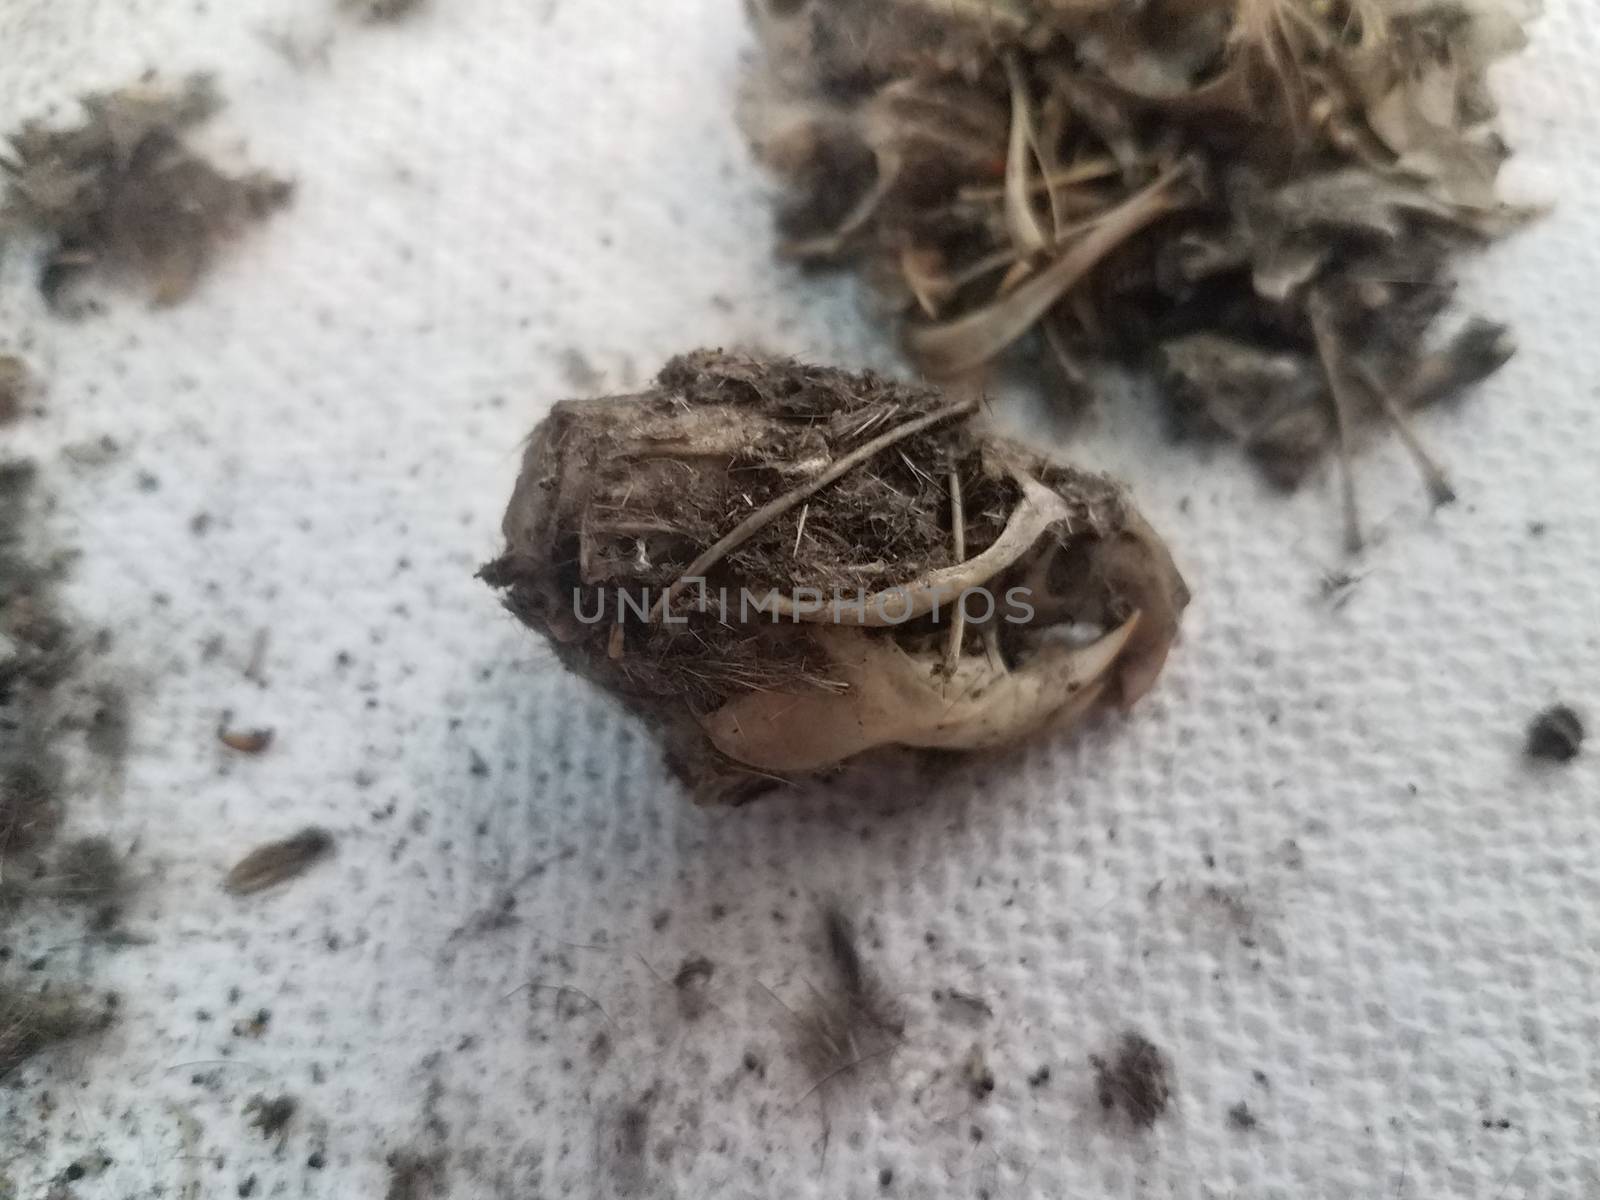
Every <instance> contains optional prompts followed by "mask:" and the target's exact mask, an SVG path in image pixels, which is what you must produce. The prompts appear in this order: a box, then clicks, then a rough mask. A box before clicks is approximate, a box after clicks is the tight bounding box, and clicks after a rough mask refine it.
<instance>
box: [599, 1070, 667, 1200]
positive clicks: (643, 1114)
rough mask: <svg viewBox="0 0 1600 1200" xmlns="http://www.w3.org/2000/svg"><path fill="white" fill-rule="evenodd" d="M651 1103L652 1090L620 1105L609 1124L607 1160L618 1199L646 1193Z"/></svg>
mask: <svg viewBox="0 0 1600 1200" xmlns="http://www.w3.org/2000/svg"><path fill="white" fill-rule="evenodd" d="M655 1099H656V1094H655V1089H654V1088H651V1089H650V1090H649V1091H647V1092H645V1093H644V1094H643V1095H642V1096H640V1097H639V1099H637V1100H636V1101H634V1102H633V1103H631V1104H627V1105H624V1106H623V1107H622V1109H621V1110H619V1111H618V1112H617V1113H616V1114H615V1116H614V1117H613V1119H612V1121H611V1128H610V1130H609V1131H608V1142H609V1145H608V1146H607V1149H608V1150H609V1152H610V1153H609V1154H608V1155H607V1158H608V1159H609V1161H610V1164H611V1174H612V1180H613V1183H614V1184H615V1186H616V1192H617V1194H618V1195H619V1196H643V1195H647V1194H648V1192H649V1188H648V1184H649V1179H648V1173H649V1154H648V1151H649V1147H650V1116H651V1110H652V1108H653V1106H654V1105H655Z"/></svg>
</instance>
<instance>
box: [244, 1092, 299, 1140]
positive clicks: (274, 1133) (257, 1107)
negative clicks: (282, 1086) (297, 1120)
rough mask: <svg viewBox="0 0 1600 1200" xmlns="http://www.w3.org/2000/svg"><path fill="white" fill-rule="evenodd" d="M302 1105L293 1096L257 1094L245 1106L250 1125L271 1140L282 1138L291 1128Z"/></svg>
mask: <svg viewBox="0 0 1600 1200" xmlns="http://www.w3.org/2000/svg"><path fill="white" fill-rule="evenodd" d="M299 1107H300V1104H299V1102H298V1101H297V1100H296V1099H295V1098H294V1097H293V1096H288V1095H285V1096H273V1097H271V1098H269V1097H267V1096H264V1095H262V1096H256V1097H254V1098H252V1099H251V1101H250V1103H248V1104H246V1105H245V1107H244V1111H245V1115H246V1116H248V1117H249V1118H250V1127H251V1128H252V1129H255V1130H257V1131H258V1132H259V1133H260V1134H261V1136H262V1137H263V1138H266V1139H268V1140H269V1141H270V1140H271V1139H272V1138H282V1137H283V1136H284V1135H285V1133H286V1132H287V1131H288V1129H289V1122H290V1121H292V1120H294V1114H295V1110H296V1109H298V1108H299Z"/></svg>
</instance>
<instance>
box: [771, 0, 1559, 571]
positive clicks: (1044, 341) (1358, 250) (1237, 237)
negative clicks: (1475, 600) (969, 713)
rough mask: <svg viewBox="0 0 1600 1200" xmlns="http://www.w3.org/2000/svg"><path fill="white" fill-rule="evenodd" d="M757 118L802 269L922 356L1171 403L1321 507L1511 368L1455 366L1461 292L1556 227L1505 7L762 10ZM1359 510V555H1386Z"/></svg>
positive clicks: (873, 6)
mask: <svg viewBox="0 0 1600 1200" xmlns="http://www.w3.org/2000/svg"><path fill="white" fill-rule="evenodd" d="M750 12H751V14H752V20H753V21H754V24H755V27H756V30H757V34H758V37H759V39H760V41H761V43H762V45H763V47H764V50H765V55H764V60H763V61H762V63H761V64H760V65H759V66H758V67H757V68H756V70H755V71H754V72H753V73H752V76H751V78H750V80H749V86H748V87H747V89H746V95H745V97H744V101H743V104H742V109H743V112H742V118H743V121H744V124H745V126H746V129H747V132H748V133H749V136H750V139H751V142H752V145H753V146H754V149H755V151H756V154H757V156H758V157H759V158H761V159H762V160H763V161H764V163H765V164H766V165H767V166H768V167H769V168H770V169H771V170H772V171H773V173H774V174H775V175H776V176H777V177H778V179H779V180H780V183H781V186H782V200H781V203H780V207H779V212H778V225H779V230H780V234H781V236H782V239H783V250H784V252H785V253H786V254H787V255H788V256H790V257H792V258H794V259H798V260H799V261H801V262H803V263H810V264H820V265H839V266H848V267H852V268H854V269H855V270H857V271H858V272H859V273H860V274H861V276H862V277H863V278H864V279H865V280H866V281H867V282H868V283H869V285H871V287H872V288H873V290H874V292H875V293H876V294H877V296H878V297H879V298H880V302H881V304H880V306H881V308H882V309H883V310H884V311H885V313H886V314H887V315H888V316H889V318H890V319H892V320H893V321H895V322H896V323H897V324H898V325H899V326H900V328H901V330H902V333H903V336H904V341H905V345H906V348H907V350H908V352H909V354H910V356H911V358H912V359H913V360H914V361H915V362H916V363H917V365H919V366H920V367H921V368H922V369H923V370H924V371H925V372H927V373H928V374H930V375H931V376H933V377H935V378H951V377H956V376H960V375H963V374H965V373H968V372H972V371H975V370H977V369H980V368H983V367H985V366H986V365H987V364H990V363H992V362H994V361H996V360H999V359H1001V358H1006V357H1009V358H1011V359H1012V360H1013V361H1014V362H1016V363H1019V364H1022V365H1024V366H1026V367H1027V368H1028V369H1030V370H1031V371H1032V373H1033V374H1034V376H1035V377H1036V378H1037V379H1038V380H1039V381H1040V382H1041V385H1042V386H1044V387H1045V388H1048V389H1050V390H1052V391H1054V392H1055V393H1057V394H1058V395H1059V396H1060V397H1061V400H1062V403H1063V404H1065V405H1068V406H1072V407H1076V406H1079V405H1081V404H1082V403H1083V402H1084V400H1085V398H1086V396H1087V394H1088V393H1089V392H1090V391H1091V390H1092V368H1093V367H1094V366H1096V365H1097V364H1104V363H1109V362H1123V363H1131V364H1134V365H1136V366H1138V367H1140V368H1142V369H1144V370H1145V371H1147V372H1148V373H1149V374H1150V375H1151V376H1153V377H1155V378H1157V379H1158V380H1159V381H1160V382H1161V383H1162V384H1163V385H1164V387H1165V390H1166V392H1167V395H1168V397H1169V400H1170V406H1171V410H1172V416H1173V423H1174V428H1175V429H1176V430H1178V431H1179V432H1183V433H1191V434H1204V435H1208V436H1218V437H1225V438H1229V439H1232V440H1233V441H1235V442H1237V443H1238V444H1239V445H1241V446H1242V447H1243V448H1244V449H1245V450H1246V451H1247V452H1248V453H1249V454H1250V455H1251V456H1252V457H1253V458H1254V459H1255V460H1256V461H1257V462H1258V463H1259V464H1260V466H1261V467H1262V469H1263V470H1264V471H1265V472H1266V474H1267V475H1268V476H1269V477H1270V478H1272V479H1274V480H1276V481H1278V482H1279V483H1282V484H1284V485H1286V486H1293V485H1295V484H1297V483H1299V482H1300V481H1301V480H1302V479H1303V478H1304V477H1305V476H1306V474H1307V472H1308V471H1309V470H1310V469H1311V468H1312V466H1313V465H1314V464H1316V463H1317V462H1319V461H1320V460H1321V459H1323V458H1324V457H1325V456H1327V455H1329V454H1330V453H1333V454H1336V455H1337V456H1338V457H1339V459H1340V461H1341V465H1342V468H1343V470H1344V471H1345V473H1346V478H1347V479H1348V472H1349V459H1350V455H1351V454H1352V452H1353V450H1354V448H1355V446H1356V445H1357V443H1358V441H1359V438H1360V435H1361V434H1362V433H1363V432H1364V431H1365V430H1367V429H1369V428H1370V429H1373V430H1378V429H1389V430H1391V431H1392V432H1393V433H1394V434H1395V435H1396V436H1397V437H1398V438H1399V439H1400V440H1401V441H1402V442H1403V444H1404V445H1405V447H1406V449H1407V450H1408V452H1409V453H1410V454H1411V456H1412V457H1413V459H1414V460H1415V461H1416V464H1417V466H1418V468H1419V470H1420V471H1421V473H1422V476H1423V478H1424V480H1425V482H1426V485H1427V488H1428V491H1429V493H1430V495H1431V497H1432V498H1433V499H1434V501H1435V502H1439V503H1443V502H1445V501H1447V500H1448V499H1449V498H1450V497H1451V496H1452V494H1453V493H1452V492H1451V489H1450V486H1449V484H1448V482H1447V480H1446V479H1445V475H1444V472H1443V470H1442V469H1441V468H1440V466H1439V465H1438V464H1437V463H1436V462H1435V461H1434V460H1433V459H1432V458H1431V457H1430V456H1429V455H1428V453H1427V451H1426V450H1425V449H1424V448H1423V446H1422V444H1421V442H1420V441H1419V440H1418V438H1417V436H1416V434H1415V432H1414V431H1413V430H1412V428H1411V414H1412V412H1413V411H1414V410H1416V409H1420V408H1423V407H1426V406H1428V405H1431V404H1435V403H1438V402H1439V401H1442V400H1445V399H1448V398H1450V397H1453V396H1455V395H1458V394H1460V393H1461V392H1462V391H1464V390H1465V389H1467V388H1470V387H1471V386H1472V385H1473V384H1475V383H1477V382H1478V381H1479V380H1481V379H1483V378H1484V377H1486V376H1488V375H1490V374H1492V373H1493V372H1494V371H1496V370H1497V369H1498V368H1499V367H1500V366H1501V365H1503V364H1504V363H1505V361H1506V360H1507V359H1508V358H1509V357H1510V355H1511V354H1512V353H1513V351H1514V343H1513V341H1512V339H1511V337H1510V335H1509V333H1508V331H1507V330H1506V329H1505V328H1504V327H1503V326H1500V325H1497V324H1495V323H1493V322H1490V321H1483V320H1474V321H1471V322H1469V323H1468V324H1467V325H1466V326H1464V327H1463V328H1462V329H1461V330H1460V331H1459V332H1458V333H1456V334H1455V335H1453V336H1449V337H1444V338H1439V337H1436V336H1434V333H1433V329H1434V326H1435V323H1436V319H1437V318H1438V317H1440V315H1441V314H1442V313H1443V312H1444V310H1445V309H1446V308H1447V307H1448V305H1449V303H1450V301H1451V298H1452V287H1453V285H1452V265H1453V262H1454V261H1455V260H1456V259H1457V258H1458V257H1459V256H1460V255H1461V254H1462V253H1463V252H1464V251H1467V250H1470V249H1472V248H1475V247H1480V246H1483V245H1485V244H1487V243H1489V242H1492V241H1494V240H1496V239H1498V238H1500V237H1502V236H1504V235H1506V234H1508V233H1510V232H1511V231H1513V230H1515V229H1517V228H1519V227H1520V226H1522V225H1523V224H1525V223H1526V222H1527V221H1528V220H1530V219H1531V218H1532V217H1533V216H1535V215H1537V214H1536V213H1535V212H1534V211H1533V210H1532V209H1530V208H1527V207H1518V206H1515V205H1511V204H1507V203H1505V202H1503V201H1502V200H1501V199H1500V198H1499V196H1498V195H1497V191H1496V181H1497V176H1498V174H1499V170H1500V167H1501V164H1502V163H1503V162H1504V161H1505V159H1506V158H1507V157H1508V154H1509V150H1508V148H1507V146H1506V144H1505V142H1504V141H1503V140H1502V138H1501V136H1500V134H1499V132H1498V131H1497V127H1496V104H1495V100H1494V96H1493V93H1492V91H1491V88H1490V86H1489V79H1488V73H1489V69H1490V67H1491V65H1492V64H1493V63H1495V62H1496V61H1498V60H1500V59H1502V58H1504V57H1506V56H1508V55H1510V54H1512V53H1514V52H1516V51H1517V50H1519V49H1520V48H1521V47H1522V45H1523V44H1524V41H1525V36H1524V33H1523V30H1522V25H1521V20H1520V17H1519V15H1518V11H1517V9H1516V8H1515V7H1514V6H1513V5H1512V4H1511V3H1506V2H1502V0H1435V2H1430V3H1426V4H1419V3H1412V2H1411V0H1145V2H1141V3H1123V2H1122V0H1074V2H1072V3H1045V2H1043V0H997V2H994V3H987V2H986V3H972V4H967V3H949V2H947V0H783V2H782V3H779V2H777V0H770V2H766V0H753V3H752V4H751V5H750ZM1353 494H1354V486H1353V484H1348V483H1347V485H1346V489H1345V498H1344V503H1345V509H1346V522H1347V538H1348V540H1349V541H1350V543H1351V544H1352V546H1354V545H1355V544H1356V543H1357V542H1358V540H1359V537H1360V532H1359V531H1360V525H1359V517H1358V513H1357V511H1356V505H1355V502H1354V500H1353V499H1352V496H1353Z"/></svg>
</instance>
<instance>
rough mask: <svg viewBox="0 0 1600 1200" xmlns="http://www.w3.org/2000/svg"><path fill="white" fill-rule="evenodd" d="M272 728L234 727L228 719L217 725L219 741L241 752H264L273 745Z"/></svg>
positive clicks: (230, 748)
mask: <svg viewBox="0 0 1600 1200" xmlns="http://www.w3.org/2000/svg"><path fill="white" fill-rule="evenodd" d="M273 737H274V733H273V731H272V730H271V729H234V728H231V727H230V726H229V725H228V723H227V720H226V719H224V720H223V723H222V724H221V725H219V726H218V727H217V741H219V742H221V743H222V744H223V745H224V746H226V747H227V748H228V749H229V750H236V751H238V752H239V753H240V754H264V753H265V752H266V751H267V750H268V749H270V748H271V746H272V739H273Z"/></svg>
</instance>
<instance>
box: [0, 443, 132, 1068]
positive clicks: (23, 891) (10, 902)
mask: <svg viewBox="0 0 1600 1200" xmlns="http://www.w3.org/2000/svg"><path fill="white" fill-rule="evenodd" d="M36 482H37V471H36V470H35V468H34V466H33V465H32V464H31V463H28V462H24V461H0V935H3V937H0V940H3V942H4V949H5V953H3V954H0V1079H4V1078H6V1077H8V1076H10V1075H11V1074H12V1073H13V1072H15V1071H16V1070H17V1069H18V1068H19V1067H21V1066H22V1065H23V1064H24V1063H25V1062H26V1061H27V1060H28V1059H30V1058H32V1057H33V1056H34V1055H36V1054H39V1053H41V1052H42V1051H44V1050H46V1049H48V1048H49V1047H51V1046H53V1045H56V1044H57V1043H60V1042H63V1041H67V1040H69V1039H73V1038H78V1037H81V1036H82V1035H85V1034H89V1033H93V1032H95V1031H97V1030H100V1029H104V1028H105V1027H106V1026H107V1025H109V1024H110V1021H111V1017H112V1011H113V1006H112V1003H111V1002H110V1001H108V1002H107V1004H106V1005H105V1006H103V1007H102V1006H97V1005H96V1004H95V1002H94V1001H93V999H92V998H91V997H89V996H88V995H87V994H86V993H85V992H84V991H83V990H82V988H81V987H79V986H77V985H71V986H68V985H65V984H63V983H62V982H61V981H59V980H57V979H54V978H52V971H51V970H50V963H51V962H52V961H53V958H54V956H53V955H52V954H51V953H50V950H51V946H50V945H49V944H48V943H39V942H36V941H35V940H34V937H35V935H33V934H31V933H29V932H28V929H29V927H30V926H31V925H32V923H33V922H32V917H33V915H34V914H35V913H36V912H38V911H40V910H41V906H45V905H50V906H54V907H55V908H56V909H57V910H58V911H59V914H60V915H61V916H63V917H65V918H66V919H68V920H71V921H74V922H78V921H82V922H83V923H84V925H85V928H86V932H87V933H88V934H89V935H90V936H86V937H82V938H81V939H75V940H76V941H77V942H78V944H80V945H81V946H83V947H84V948H85V953H88V952H90V951H91V948H92V947H93V946H95V945H96V944H98V943H99V942H100V940H101V939H99V938H98V937H96V936H94V935H96V934H104V933H107V932H108V931H109V930H110V928H111V926H112V925H113V924H115V922H116V920H117V905H116V903H115V901H116V900H117V899H118V898H119V897H120V895H121V893H122V891H123V890H124V886H125V872H124V867H123V862H122V857H121V856H120V855H119V854H118V853H117V852H116V850H115V849H114V848H113V847H112V846H111V844H110V843H109V842H107V841H106V840H105V839H104V838H100V837H92V836H82V835H79V836H75V837H73V838H71V840H68V841H65V842H62V841H61V840H60V839H61V838H62V836H63V833H64V831H68V830H71V829H72V827H73V821H72V814H71V801H72V800H73V798H74V797H75V796H76V794H77V791H78V788H77V786H76V784H75V783H74V781H73V777H72V775H71V772H70V771H69V761H68V747H67V744H66V743H67V739H68V738H69V737H71V736H73V735H74V734H75V733H78V732H82V733H83V734H84V739H83V740H84V749H86V750H89V749H92V745H93V733H94V731H93V729H92V727H91V728H89V729H87V730H85V729H82V728H80V727H79V725H78V724H76V723H75V721H74V720H73V719H72V714H73V712H74V711H75V710H76V709H77V708H79V707H81V706H82V705H83V703H84V702H85V701H89V700H93V693H94V689H93V688H92V687H90V686H88V685H87V684H86V683H85V682H84V681H83V680H82V678H80V675H81V671H80V668H81V666H82V662H83V657H84V656H83V655H82V654H81V653H80V651H81V649H82V647H83V644H84V639H83V637H82V635H81V633H80V631H79V630H78V629H77V628H76V627H75V626H74V624H73V622H72V621H71V620H70V618H69V614H68V613H67V611H66V609H65V608H64V606H63V605H62V603H61V602H60V598H59V596H58V595H57V585H58V583H59V581H60V577H61V567H60V565H59V560H60V557H61V556H60V555H59V554H58V553H56V552H55V548H54V547H52V546H50V545H49V544H48V543H47V542H46V541H45V540H44V538H43V531H42V529H41V528H40V526H39V523H38V522H37V521H35V520H34V513H35V508H34V506H35V503H36V498H35V496H34V491H35V484H36ZM91 726H92V723H91ZM25 912H26V913H27V919H25V920H24V919H19V917H21V916H22V915H23V914H24V913H25ZM45 928H49V927H48V926H45ZM91 961H92V960H91Z"/></svg>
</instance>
